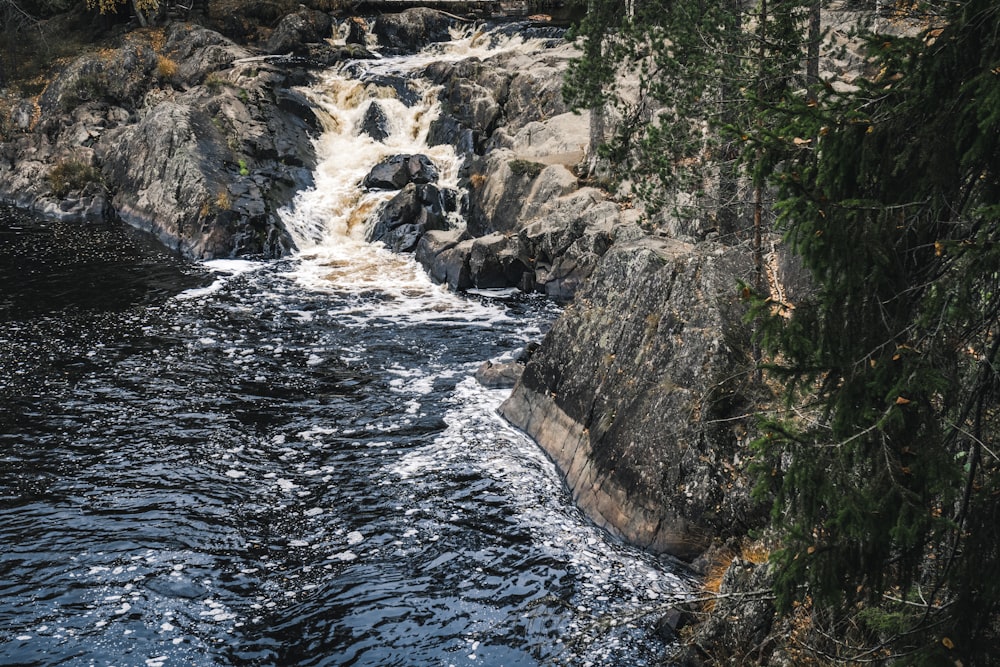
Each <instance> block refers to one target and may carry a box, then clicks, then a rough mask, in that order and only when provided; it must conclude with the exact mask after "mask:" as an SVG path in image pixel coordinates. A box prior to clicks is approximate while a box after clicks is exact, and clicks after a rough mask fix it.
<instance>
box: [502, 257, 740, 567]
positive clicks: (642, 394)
mask: <svg viewBox="0 0 1000 667" xmlns="http://www.w3.org/2000/svg"><path fill="white" fill-rule="evenodd" d="M744 255H745V254H744V253H740V252H738V251H735V250H732V249H726V248H723V247H718V246H713V245H704V246H692V245H688V244H685V243H681V242H679V241H670V240H656V239H651V238H646V239H642V240H638V241H634V242H631V243H619V244H616V245H615V246H614V247H612V249H611V250H610V251H609V252H608V253H607V254H605V256H604V258H603V259H602V260H601V262H600V265H599V266H598V268H597V270H596V271H595V273H594V274H593V276H592V277H591V279H590V281H589V282H588V283H587V284H586V287H585V288H584V289H583V290H581V291H580V292H578V293H577V296H576V299H575V301H574V302H573V304H572V305H571V306H569V307H568V308H567V309H566V311H565V312H564V314H563V315H562V317H560V319H559V320H558V321H557V322H556V323H555V325H554V326H553V327H552V330H551V331H550V333H549V334H548V335H547V336H546V338H545V340H544V342H543V343H542V346H541V348H540V349H539V351H538V352H537V353H536V354H535V355H534V356H533V357H532V359H531V361H529V362H528V365H527V367H526V369H525V372H524V374H523V375H522V377H521V380H520V381H519V383H518V385H517V387H516V388H515V389H514V391H513V393H512V394H511V396H510V398H509V399H508V400H507V401H506V402H504V404H503V405H502V407H501V412H502V414H503V415H504V416H505V417H506V418H507V419H508V420H510V422H511V423H513V424H514V425H515V426H517V427H519V428H521V429H523V430H524V431H525V432H526V433H528V435H530V436H531V437H532V438H534V439H535V440H536V441H537V442H538V443H539V444H540V445H541V446H542V447H543V448H544V449H545V450H546V451H547V452H548V453H549V454H550V455H551V456H552V458H553V459H554V460H555V462H556V463H557V464H558V466H559V468H560V470H561V471H562V473H563V475H565V478H566V482H567V484H568V486H569V487H570V489H572V492H573V496H574V499H575V500H576V502H577V503H578V504H579V505H580V506H581V507H582V508H583V509H584V510H585V511H586V512H587V514H588V515H589V516H590V517H591V518H592V519H593V520H594V521H595V522H597V523H598V524H599V525H601V526H604V527H606V528H607V529H608V530H610V531H612V532H614V533H616V534H618V535H621V536H622V537H623V538H624V539H626V540H628V541H630V542H633V543H635V544H638V545H641V546H643V547H645V548H648V549H651V550H653V551H657V552H668V553H671V554H674V555H676V556H678V557H681V558H686V559H691V558H694V557H696V556H698V555H699V554H700V553H701V552H702V551H703V550H705V549H706V547H707V546H708V545H709V544H710V543H711V542H712V540H713V538H716V537H718V536H725V535H727V534H741V531H742V532H743V533H745V531H746V527H747V525H748V524H750V523H753V521H752V520H751V515H753V514H754V512H755V511H756V510H755V508H754V506H753V504H752V503H751V501H750V499H749V489H747V488H746V487H745V484H744V482H743V481H742V479H743V478H742V476H741V475H739V474H738V472H739V469H740V468H741V466H742V464H743V461H744V459H745V458H746V456H747V445H748V442H747V440H748V435H747V428H748V423H747V420H748V417H746V416H745V413H746V412H748V410H747V398H746V396H745V393H744V391H745V388H746V386H747V385H748V380H749V378H750V377H751V370H752V360H751V352H750V350H751V348H750V341H749V332H748V330H747V328H746V327H745V326H744V325H743V324H742V316H743V304H742V303H741V302H740V301H739V299H738V297H737V289H736V285H737V280H738V279H739V278H745V277H746V276H748V275H749V267H748V266H747V261H746V258H745V256H744Z"/></svg>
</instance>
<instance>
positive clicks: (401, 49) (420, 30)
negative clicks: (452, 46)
mask: <svg viewBox="0 0 1000 667" xmlns="http://www.w3.org/2000/svg"><path fill="white" fill-rule="evenodd" d="M454 21H455V18H454V17H453V16H451V15H449V14H445V13H444V12H440V11H437V10H435V9H429V8H427V7H413V8H412V9H407V10H405V11H402V12H400V13H398V14H381V15H380V16H379V17H378V18H377V19H375V25H374V27H373V28H372V32H374V33H375V36H376V37H377V38H378V43H379V45H380V46H381V47H382V48H383V50H385V51H387V52H392V53H413V52H416V51H419V50H420V49H421V48H423V47H424V46H426V45H428V44H431V43H433V42H446V41H448V40H450V39H451V32H450V28H451V26H452V24H453V23H454Z"/></svg>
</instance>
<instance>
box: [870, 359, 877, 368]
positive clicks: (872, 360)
mask: <svg viewBox="0 0 1000 667" xmlns="http://www.w3.org/2000/svg"><path fill="white" fill-rule="evenodd" d="M875 363H876V362H875V360H874V359H869V360H868V365H869V366H871V367H872V368H875Z"/></svg>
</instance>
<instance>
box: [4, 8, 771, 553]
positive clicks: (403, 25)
mask: <svg viewBox="0 0 1000 667" xmlns="http://www.w3.org/2000/svg"><path fill="white" fill-rule="evenodd" d="M363 25H366V23H365V22H364V21H363V20H360V19H357V18H349V19H347V20H343V21H338V20H337V19H335V18H333V17H331V16H330V15H328V14H325V13H323V12H318V11H315V10H309V9H301V10H299V11H298V12H296V13H293V14H290V15H288V16H286V17H285V18H284V19H282V20H281V21H280V22H278V24H277V27H276V28H275V29H274V30H273V31H271V32H270V33H269V35H268V38H267V40H266V42H263V43H261V44H258V45H257V46H256V47H249V46H243V45H239V44H237V43H235V42H233V41H231V40H229V39H227V38H225V37H223V36H222V35H221V34H219V33H217V32H213V31H212V30H209V29H207V28H205V27H202V26H198V25H194V24H189V23H179V22H178V23H172V24H170V25H169V26H167V27H166V28H165V29H162V30H143V31H133V32H130V33H127V34H126V35H125V36H124V37H123V38H122V40H121V44H120V45H119V46H118V47H117V48H115V49H113V50H110V51H104V52H99V53H90V54H86V55H82V56H79V57H78V58H76V59H75V60H73V61H72V62H70V63H69V64H68V65H67V66H66V67H64V68H63V69H62V70H61V72H60V73H59V74H58V75H57V76H56V77H55V78H54V79H53V80H52V81H51V82H50V83H49V84H48V86H47V87H46V89H45V91H44V92H43V93H42V94H41V95H40V96H39V97H38V98H37V100H24V101H23V102H21V103H20V104H19V105H17V107H16V108H15V109H14V112H13V114H12V116H11V119H10V121H11V122H10V125H12V126H13V127H14V128H15V130H14V132H13V133H12V134H11V136H9V137H6V138H5V139H6V140H5V142H4V143H3V148H2V160H0V196H2V197H3V199H4V200H6V201H8V202H12V203H14V204H16V205H18V206H22V207H25V208H31V209H34V210H37V211H40V212H42V213H44V214H46V215H52V216H57V217H60V218H65V219H79V220H90V219H95V218H101V217H107V216H112V215H117V216H119V217H121V219H123V220H124V221H125V222H127V223H129V224H131V225H134V226H136V227H140V228H142V229H146V230H149V231H151V232H152V233H154V234H156V235H157V236H158V237H159V238H160V239H161V240H162V241H163V242H164V243H165V244H166V245H168V246H170V247H172V248H175V249H177V250H179V251H180V252H182V253H184V254H186V255H188V256H191V257H196V258H211V257H225V256H235V255H255V256H265V257H276V256H280V255H282V254H284V253H286V252H287V251H289V250H290V249H291V248H292V241H291V239H290V237H289V235H288V233H287V231H286V230H285V228H284V225H283V223H282V220H281V217H280V216H279V215H278V210H279V209H280V208H281V207H282V206H284V205H287V204H288V203H289V202H291V201H292V198H293V196H294V194H295V193H296V192H297V191H298V190H300V189H301V188H303V187H306V186H308V185H309V184H310V183H311V173H312V169H313V167H314V166H315V152H314V147H313V139H314V138H315V137H316V135H317V133H318V132H319V130H320V119H319V117H318V115H317V112H316V111H315V110H314V109H313V108H312V106H311V104H310V102H309V101H308V100H307V99H306V98H305V97H304V96H303V95H302V94H301V93H299V92H297V90H296V86H298V85H300V84H303V83H305V82H306V81H308V80H309V77H310V76H311V74H310V72H311V71H312V70H315V69H317V68H322V67H328V66H330V65H332V64H335V63H337V62H339V61H342V60H345V59H350V58H359V57H362V58H364V57H373V56H372V53H371V52H369V51H368V50H367V49H366V48H365V46H362V45H361V44H358V42H365V43H367V44H369V45H370V46H371V47H372V48H373V49H383V50H387V51H392V52H396V53H400V52H413V51H417V50H418V49H420V48H422V47H423V46H425V45H427V44H429V43H432V42H435V41H443V40H447V39H451V37H452V32H451V31H452V30H455V29H460V30H465V31H466V32H467V34H471V39H470V55H469V56H468V57H467V58H464V59H459V60H457V61H456V60H448V61H439V62H430V63H429V64H428V65H427V66H426V67H425V68H424V69H423V71H422V72H420V73H419V76H421V77H422V78H424V79H426V80H428V81H429V82H431V83H432V84H433V85H435V86H437V90H438V93H437V94H438V98H439V102H440V113H439V116H438V118H437V120H436V121H434V123H433V125H432V126H431V130H430V136H429V139H428V143H429V144H431V145H435V144H450V145H451V146H453V147H454V148H455V150H456V152H457V153H458V155H460V156H461V157H462V158H463V167H462V170H461V174H460V178H459V188H458V189H457V190H450V189H447V188H440V187H439V185H438V184H437V183H436V180H437V172H436V169H435V167H434V165H433V164H432V162H431V161H430V160H429V159H428V158H427V157H426V156H420V155H400V156H395V157H392V158H390V159H388V160H386V161H385V163H383V164H381V165H372V167H373V169H372V172H371V173H370V174H369V176H368V178H366V179H365V181H364V182H363V183H361V184H359V185H362V186H363V187H367V188H375V189H387V190H395V191H397V192H396V194H395V195H394V196H393V197H392V198H391V199H390V200H388V201H387V202H386V203H385V204H383V205H382V206H381V208H380V209H379V210H378V211H376V212H375V213H374V215H373V217H372V219H371V220H370V221H369V223H368V225H367V229H368V238H369V239H370V240H373V241H381V242H383V243H385V244H386V245H388V246H389V247H391V248H392V249H394V250H396V251H399V252H413V253H415V256H416V259H417V260H418V261H419V262H420V263H421V264H423V265H424V266H425V267H426V269H427V271H428V272H429V273H430V275H431V276H432V277H434V278H435V279H436V280H438V281H440V282H444V283H447V284H448V285H450V286H451V287H452V288H454V289H457V290H462V289H467V288H472V287H477V288H494V287H517V288H520V289H521V290H523V291H525V292H542V293H544V294H546V295H548V296H550V297H552V298H556V299H560V300H565V301H570V300H572V299H573V298H574V296H577V298H576V300H575V302H574V303H573V305H572V306H571V307H570V309H569V310H568V311H567V313H566V315H565V316H564V317H563V318H562V319H561V320H560V321H559V322H558V323H557V325H556V326H555V327H554V329H553V331H552V333H551V334H550V335H549V337H548V338H547V339H546V340H545V342H544V343H543V344H542V345H541V349H540V351H539V352H538V354H537V355H535V357H534V358H532V359H531V361H530V362H528V363H527V372H526V373H525V374H524V377H523V378H522V380H521V381H520V383H519V384H518V386H517V388H516V389H515V391H514V394H513V396H512V397H511V398H510V400H508V401H507V403H506V404H505V406H504V409H503V411H504V414H505V416H506V417H507V418H508V419H509V420H510V421H511V422H512V423H514V424H515V425H517V426H519V427H521V428H523V429H524V430H525V431H526V432H528V433H529V434H530V435H531V436H532V437H534V438H535V439H536V440H537V441H538V442H539V443H540V444H541V445H542V446H543V447H544V448H545V449H546V450H547V451H548V452H549V453H550V454H551V455H552V457H553V458H554V459H555V460H556V462H557V463H559V465H560V466H561V467H562V469H563V471H564V473H565V474H566V475H567V482H568V483H569V485H570V487H571V488H572V489H573V491H574V494H575V495H576V497H577V500H578V502H580V504H581V505H582V506H583V507H584V508H585V509H586V510H587V511H588V513H589V514H590V515H591V516H592V517H593V518H594V519H595V520H596V521H597V522H598V523H600V524H601V525H603V526H605V527H607V528H608V529H609V530H611V531H613V532H617V533H618V534H620V535H622V536H623V537H624V538H626V539H628V540H630V541H633V542H637V543H639V544H642V545H644V546H647V547H648V548H650V549H652V550H655V551H666V552H669V553H672V554H674V555H678V556H681V557H684V558H688V559H691V558H695V557H696V556H698V555H699V554H700V553H702V552H703V551H704V550H705V549H706V548H707V547H708V545H709V544H710V543H712V541H713V540H715V539H718V538H720V537H725V536H727V535H733V534H738V533H739V532H740V531H741V530H744V529H745V525H746V523H747V521H746V517H747V516H748V514H750V513H752V510H751V508H750V504H749V501H748V498H747V493H746V489H744V488H742V486H741V484H742V482H741V481H740V479H741V478H740V476H739V475H738V474H737V471H738V470H739V469H740V465H741V460H742V459H741V457H742V454H741V449H742V448H743V447H744V446H745V443H746V437H747V436H746V424H745V420H744V419H742V418H741V415H742V411H743V408H744V406H745V404H746V403H747V402H748V400H749V399H748V398H747V396H746V395H745V392H744V387H743V378H744V377H745V367H746V366H747V365H748V364H749V360H748V357H747V354H748V352H747V351H748V349H749V343H748V342H747V333H746V331H745V330H743V328H742V326H741V325H740V322H741V317H742V313H741V311H740V308H739V304H738V303H736V302H735V300H734V294H735V291H734V285H735V284H736V281H737V280H738V279H742V278H747V274H748V267H747V266H746V265H745V264H746V261H745V258H744V257H741V256H740V254H739V253H738V252H737V251H735V250H731V249H727V248H725V247H723V246H718V245H712V244H700V245H691V244H687V243H682V242H680V241H668V240H663V239H654V238H650V237H649V236H648V235H647V233H646V231H644V230H643V228H642V227H641V226H640V224H639V223H640V219H639V214H638V213H637V212H636V211H634V210H632V209H631V208H630V207H628V206H627V205H623V204H622V203H621V202H619V201H615V200H613V199H612V198H610V197H609V195H608V193H607V192H605V191H603V190H601V189H599V188H596V187H593V186H592V185H590V184H588V183H587V182H586V181H584V180H582V179H581V178H580V177H579V176H578V174H577V172H576V169H577V168H578V166H579V165H581V164H583V163H584V162H585V159H586V151H587V149H588V141H589V118H588V115H587V114H578V113H572V112H571V111H570V110H569V109H567V108H566V106H565V104H564V102H563V99H562V92H561V91H562V78H563V73H564V71H565V69H566V67H567V65H568V63H569V61H570V60H571V59H572V58H573V57H575V56H576V55H577V52H576V50H575V47H574V46H573V45H572V44H570V43H568V42H567V41H566V40H565V39H564V38H563V31H562V30H561V29H559V28H553V27H551V26H548V25H546V24H544V23H541V22H531V21H529V22H522V23H518V24H510V25H508V26H506V27H503V28H501V29H499V30H493V31H490V32H487V31H484V30H482V29H479V30H473V26H472V24H470V23H468V22H465V21H463V20H461V19H459V18H457V17H454V16H450V15H446V14H443V13H441V12H435V11H433V10H429V9H412V10H407V11H405V12H402V13H400V14H398V15H383V16H381V17H379V18H378V19H377V20H376V21H374V23H373V25H372V29H371V34H370V35H365V34H363V33H360V32H359V31H360V26H363ZM335 35H336V39H334V36H335ZM477 40H479V41H480V42H481V43H479V44H477ZM489 40H494V41H497V40H509V41H510V43H511V44H512V45H513V47H512V48H500V49H484V48H481V49H479V50H478V51H477V50H476V47H483V46H487V44H486V42H488V41H489ZM529 43H530V48H528V47H527V46H526V45H527V44H529ZM519 45H520V46H519ZM494 46H496V44H494ZM367 85H378V86H382V87H387V88H392V89H395V91H396V92H395V94H396V95H397V96H402V97H406V96H407V95H410V94H412V93H411V90H410V88H409V87H408V86H407V84H406V83H405V82H401V81H395V82H393V81H388V80H386V81H376V82H368V83H367ZM401 99H402V98H401ZM403 101H404V102H405V100H403ZM379 113H382V117H381V118H380V117H379ZM368 115H369V116H371V117H370V118H368V117H366V119H365V123H364V128H363V129H364V131H365V132H367V133H369V134H370V135H371V136H372V137H373V138H374V139H376V140H378V137H379V133H380V132H382V131H384V124H385V123H386V122H388V119H386V118H385V117H384V112H381V109H380V107H378V105H377V104H375V103H373V104H372V106H371V107H370V108H369V112H368ZM455 213H462V214H464V215H463V216H462V217H461V219H464V220H465V221H466V222H465V224H461V223H458V224H456V222H455V218H454V217H453V214H455ZM592 275H593V278H591V277H592ZM588 281H589V282H588ZM584 285H586V287H584ZM581 289H583V290H584V291H583V292H582V293H581V294H580V295H577V293H578V291H579V290H581ZM521 361H522V362H523V361H527V359H526V358H525V359H522V360H521ZM522 366H523V364H518V365H517V367H515V368H514V369H513V370H517V369H519V368H520V367H522ZM514 377H515V375H514V374H513V373H512V369H504V370H503V372H502V373H500V374H499V375H497V378H499V379H498V380H497V381H498V382H500V384H508V385H509V384H510V383H512V381H513V379H514Z"/></svg>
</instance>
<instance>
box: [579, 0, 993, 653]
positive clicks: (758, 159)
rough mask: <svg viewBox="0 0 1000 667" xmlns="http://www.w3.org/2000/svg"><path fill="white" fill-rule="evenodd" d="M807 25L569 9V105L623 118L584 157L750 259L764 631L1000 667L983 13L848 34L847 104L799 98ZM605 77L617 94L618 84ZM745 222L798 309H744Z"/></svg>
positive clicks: (764, 15)
mask: <svg viewBox="0 0 1000 667" xmlns="http://www.w3.org/2000/svg"><path fill="white" fill-rule="evenodd" d="M820 4H821V3H819V2H814V1H813V0H809V1H799V0H759V2H758V3H757V4H756V5H754V6H752V7H751V6H750V5H748V4H744V3H740V2H737V1H736V0H727V1H726V2H719V3H700V2H672V3H665V4H658V5H657V6H655V7H654V6H650V5H642V4H640V5H637V6H636V7H635V8H634V11H633V13H632V14H631V15H630V13H629V11H627V10H626V11H623V9H626V8H623V6H622V5H621V4H619V3H617V2H612V1H610V0H592V2H591V4H590V8H591V11H590V13H589V16H588V19H587V21H586V22H585V23H584V24H583V25H582V26H581V34H582V36H583V37H584V42H583V44H584V56H583V58H582V59H581V60H580V61H579V62H578V63H577V65H576V66H575V67H574V68H573V70H572V72H571V76H570V78H569V80H568V85H567V89H566V90H567V97H568V99H569V100H570V101H571V102H573V103H574V104H576V105H577V106H578V107H583V108H594V109H601V108H604V109H606V110H608V111H610V112H611V114H610V115H612V116H613V117H617V118H620V119H621V122H620V123H619V127H618V130H617V132H616V133H615V134H614V135H613V136H611V137H607V141H606V143H605V146H604V150H605V155H606V156H607V157H609V158H611V159H612V161H613V162H614V163H615V164H616V165H617V166H618V167H619V168H620V169H621V170H623V172H624V173H625V174H626V175H628V176H631V177H632V179H633V181H634V182H636V183H638V184H639V186H638V187H637V192H638V194H639V195H641V196H642V197H643V198H644V200H645V201H646V202H647V204H648V205H650V206H651V207H653V208H655V207H657V206H664V205H673V206H675V207H679V205H678V203H677V202H678V201H680V202H682V203H683V202H685V201H686V202H688V204H687V205H688V206H690V210H689V211H688V214H689V215H702V216H704V215H706V213H705V211H711V213H709V215H715V216H716V218H717V220H716V223H717V227H718V229H719V231H720V232H721V233H722V236H721V238H722V239H723V241H725V242H728V243H734V244H735V243H745V244H746V245H747V246H748V247H749V248H751V249H752V252H753V253H754V255H755V257H756V259H757V267H758V276H757V279H756V280H755V281H754V282H755V284H754V285H750V286H748V287H747V289H746V294H747V295H748V297H749V298H751V299H753V300H754V302H755V313H756V320H755V326H756V327H758V332H759V340H760V343H761V346H762V355H763V357H762V360H763V368H764V370H765V371H766V378H767V379H768V380H769V381H770V382H771V383H772V385H774V386H778V387H780V392H781V394H782V397H783V399H784V401H785V403H786V404H787V406H788V410H787V411H782V412H781V413H778V414H776V415H775V416H773V417H772V418H770V419H769V420H768V421H767V422H766V423H765V424H764V425H763V429H762V432H763V434H764V435H763V437H762V438H761V439H760V440H759V441H758V443H757V445H756V451H755V456H756V458H755V463H754V466H753V472H754V474H756V476H757V481H758V487H757V490H758V494H759V497H760V498H761V499H762V500H764V501H765V502H769V503H772V506H773V512H772V524H771V526H770V532H771V534H773V536H774V537H775V538H776V540H777V542H778V543H779V544H780V548H779V549H777V550H776V551H775V553H774V555H773V556H772V562H773V563H774V566H775V571H776V577H777V580H776V585H775V588H776V591H775V592H776V593H777V596H778V607H779V611H781V612H784V613H792V610H793V609H796V608H797V609H798V610H799V611H798V612H795V613H798V614H801V612H802V610H803V609H808V610H810V611H811V617H810V618H811V621H810V623H811V626H810V627H811V628H812V630H813V631H814V635H813V637H815V638H817V641H816V645H817V646H820V645H822V646H823V647H824V648H817V650H816V652H815V653H814V656H813V657H814V658H815V657H820V658H822V659H824V660H833V661H836V662H843V663H849V664H853V663H855V662H871V661H875V662H885V663H890V662H895V663H898V664H907V665H912V664H928V665H931V664H933V665H939V664H964V665H976V664H988V663H989V662H990V660H991V659H993V658H992V651H993V650H995V648H996V646H998V645H1000V523H998V522H997V517H998V516H1000V474H998V473H1000V449H998V446H997V435H998V433H1000V408H998V405H1000V238H998V236H1000V224H998V223H1000V145H998V142H1000V31H998V29H997V26H998V25H1000V6H998V5H997V3H996V2H995V1H994V0H955V1H950V2H944V1H940V2H917V3H912V2H908V3H905V9H906V10H907V12H908V13H909V14H908V17H907V19H908V23H907V24H906V25H908V26H909V27H910V30H908V31H902V32H903V34H905V35H908V36H896V35H898V34H899V32H900V31H894V32H893V33H892V34H879V33H877V32H871V33H869V35H868V51H867V60H866V61H865V63H864V71H863V72H860V71H859V72H858V74H859V75H861V76H859V78H858V79H857V80H856V81H854V83H855V86H854V87H853V88H849V87H844V86H840V87H837V88H835V87H834V86H832V85H830V84H829V82H822V81H820V80H819V77H818V71H819V70H818V62H817V61H818V49H817V44H818V39H819V34H820V23H819V17H820V14H819V11H818V10H819V8H820ZM822 4H825V3H822ZM886 4H887V5H892V3H888V2H887V3H886ZM900 4H901V5H902V3H900ZM900 8H901V7H897V9H900ZM882 18H883V20H886V17H882ZM627 71H635V72H639V82H638V85H637V86H632V87H621V86H620V85H619V82H620V81H621V80H622V78H621V74H622V73H623V72H627ZM838 90H839V91H840V92H838ZM682 192H684V193H691V192H693V193H694V194H695V196H694V197H693V198H688V199H678V198H677V197H676V195H677V193H682ZM769 202H773V203H769ZM768 219H774V220H775V225H776V229H777V230H778V231H780V232H781V233H783V234H784V237H785V240H786V243H787V244H788V246H789V247H790V248H791V249H792V250H793V251H794V252H795V253H796V254H798V255H799V257H801V260H802V262H803V264H804V266H805V268H806V269H807V270H808V271H809V273H810V275H811V277H812V281H813V290H812V292H811V293H810V296H809V297H808V298H806V299H804V300H802V301H801V302H798V303H795V304H779V303H776V302H775V301H773V300H772V299H770V298H768V294H767V293H766V286H765V285H764V283H763V281H762V280H761V274H762V273H763V271H762V268H763V267H762V266H761V255H760V250H761V235H762V234H765V233H767V232H768V231H769V229H768V227H769V225H768V224H767V220H768Z"/></svg>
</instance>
